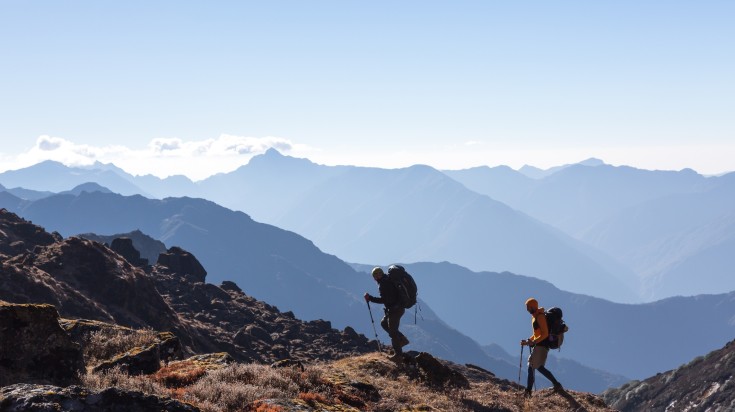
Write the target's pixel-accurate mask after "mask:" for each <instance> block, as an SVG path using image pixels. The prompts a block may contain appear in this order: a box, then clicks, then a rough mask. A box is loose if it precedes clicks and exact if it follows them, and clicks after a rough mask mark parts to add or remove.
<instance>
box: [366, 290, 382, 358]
mask: <svg viewBox="0 0 735 412" xmlns="http://www.w3.org/2000/svg"><path fill="white" fill-rule="evenodd" d="M365 303H367V305H368V312H370V323H372V324H373V332H375V343H377V344H378V352H381V351H382V350H381V349H380V341H379V340H378V330H377V329H375V321H374V320H373V311H372V310H371V309H370V301H369V300H366V301H365Z"/></svg>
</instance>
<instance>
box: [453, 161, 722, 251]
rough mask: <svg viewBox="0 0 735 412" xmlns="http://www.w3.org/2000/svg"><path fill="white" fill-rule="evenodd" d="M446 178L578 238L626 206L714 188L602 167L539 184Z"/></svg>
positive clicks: (457, 174) (565, 172)
mask: <svg viewBox="0 0 735 412" xmlns="http://www.w3.org/2000/svg"><path fill="white" fill-rule="evenodd" d="M449 175H450V176H451V177H452V178H453V179H456V180H457V181H458V182H460V183H462V184H464V185H465V186H467V187H468V188H469V189H471V190H474V191H476V192H478V193H482V194H486V195H488V196H491V197H492V198H493V199H496V200H499V201H501V202H504V203H506V204H508V205H509V206H511V207H513V208H515V209H518V210H520V211H522V212H524V213H527V214H528V215H530V216H533V217H535V218H536V219H539V220H541V221H542V222H545V223H548V224H550V225H552V226H555V227H557V228H559V229H561V230H563V231H564V232H566V233H568V234H570V235H572V236H573V237H577V238H579V237H581V236H582V235H583V234H584V233H585V232H586V231H587V230H589V229H590V228H591V227H593V226H594V225H596V224H598V223H599V222H601V221H604V220H605V219H608V218H610V217H611V216H613V215H615V214H616V213H618V212H619V211H621V210H623V209H625V208H627V207H631V206H635V205H638V204H640V203H643V202H646V201H649V200H653V199H656V198H659V197H662V196H667V195H672V194H683V193H699V192H702V191H704V190H706V189H708V188H709V187H711V184H712V180H711V179H710V178H706V177H704V176H702V175H699V174H697V173H696V172H694V171H693V170H690V169H684V170H682V171H678V172H672V171H650V170H641V169H635V168H632V167H628V166H619V167H615V166H610V165H604V164H602V165H596V166H585V165H583V164H578V165H571V166H568V167H565V168H563V169H562V170H559V171H558V172H556V173H554V174H552V175H550V176H548V177H545V178H543V179H536V180H532V179H531V180H528V181H523V180H522V179H520V178H518V176H515V175H513V174H506V175H502V174H499V173H497V172H495V173H494V172H493V171H492V170H490V169H482V168H479V169H477V170H473V169H469V170H467V171H453V172H450V173H449ZM519 182H520V183H519Z"/></svg>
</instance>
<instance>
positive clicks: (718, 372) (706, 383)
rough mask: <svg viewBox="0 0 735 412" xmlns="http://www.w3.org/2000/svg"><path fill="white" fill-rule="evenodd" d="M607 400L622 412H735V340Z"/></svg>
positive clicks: (631, 385) (610, 392)
mask: <svg viewBox="0 0 735 412" xmlns="http://www.w3.org/2000/svg"><path fill="white" fill-rule="evenodd" d="M603 397H604V398H605V400H606V401H607V402H608V403H609V404H610V405H612V406H613V407H615V408H617V409H619V410H621V411H690V412H696V411H703V412H704V411H723V412H724V411H732V410H735V340H734V341H731V342H729V343H727V344H726V345H725V346H724V347H723V348H722V349H719V350H716V351H713V352H710V353H709V354H707V355H705V356H700V357H698V358H696V359H694V360H693V361H691V362H690V363H688V364H686V365H683V366H681V367H679V368H677V369H674V370H670V371H668V372H664V373H659V374H657V375H656V376H653V377H651V378H648V379H646V380H643V381H632V382H629V383H627V384H626V385H623V386H622V387H620V388H618V389H610V390H607V391H605V392H604V393H603Z"/></svg>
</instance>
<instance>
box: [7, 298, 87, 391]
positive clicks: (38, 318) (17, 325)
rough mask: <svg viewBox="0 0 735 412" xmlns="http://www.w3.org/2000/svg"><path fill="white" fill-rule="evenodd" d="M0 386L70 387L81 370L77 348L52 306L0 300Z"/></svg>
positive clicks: (79, 350)
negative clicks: (50, 385) (50, 384)
mask: <svg viewBox="0 0 735 412" xmlns="http://www.w3.org/2000/svg"><path fill="white" fill-rule="evenodd" d="M0 342H2V344H0V386H2V385H8V384H12V383H17V382H34V383H54V384H62V385H64V384H70V383H74V382H76V381H77V379H78V374H79V373H80V372H82V371H83V370H84V362H83V359H82V352H81V349H80V348H79V345H77V344H75V343H74V342H72V340H71V338H70V337H69V335H68V334H67V333H66V332H65V331H64V330H63V329H62V328H61V325H59V314H58V313H57V312H56V309H55V308H54V307H53V306H51V305H28V304H22V305H16V304H9V303H6V302H3V301H0Z"/></svg>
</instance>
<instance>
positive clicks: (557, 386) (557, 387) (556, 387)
mask: <svg viewBox="0 0 735 412" xmlns="http://www.w3.org/2000/svg"><path fill="white" fill-rule="evenodd" d="M563 391H564V387H563V386H561V383H559V382H554V392H563Z"/></svg>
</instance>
